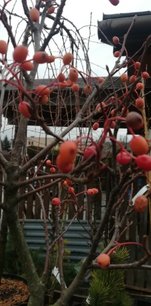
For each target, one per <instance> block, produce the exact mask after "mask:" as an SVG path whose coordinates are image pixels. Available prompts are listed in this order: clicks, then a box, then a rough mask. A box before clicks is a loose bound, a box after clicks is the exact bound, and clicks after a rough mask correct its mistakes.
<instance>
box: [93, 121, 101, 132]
mask: <svg viewBox="0 0 151 306" xmlns="http://www.w3.org/2000/svg"><path fill="white" fill-rule="evenodd" d="M99 126H100V125H99V122H94V123H93V125H92V129H93V130H94V131H96V130H97V129H98V128H99Z"/></svg>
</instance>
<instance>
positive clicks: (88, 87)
mask: <svg viewBox="0 0 151 306" xmlns="http://www.w3.org/2000/svg"><path fill="white" fill-rule="evenodd" d="M83 92H84V94H85V95H90V94H91V93H92V86H91V85H89V84H87V85H85V86H84V88H83Z"/></svg>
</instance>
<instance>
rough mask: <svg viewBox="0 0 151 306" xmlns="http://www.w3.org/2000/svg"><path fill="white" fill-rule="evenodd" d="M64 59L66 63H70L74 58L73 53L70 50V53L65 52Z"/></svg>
mask: <svg viewBox="0 0 151 306" xmlns="http://www.w3.org/2000/svg"><path fill="white" fill-rule="evenodd" d="M62 60H63V63H64V65H69V64H70V63H71V62H72V60H73V55H72V53H70V52H68V53H66V54H64V56H63V59H62Z"/></svg>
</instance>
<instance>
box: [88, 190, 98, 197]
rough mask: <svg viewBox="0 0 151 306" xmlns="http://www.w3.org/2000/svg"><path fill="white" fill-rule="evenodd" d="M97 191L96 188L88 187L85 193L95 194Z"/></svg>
mask: <svg viewBox="0 0 151 306" xmlns="http://www.w3.org/2000/svg"><path fill="white" fill-rule="evenodd" d="M98 192H99V190H98V189H97V188H89V189H87V191H86V193H87V194H88V195H90V196H91V195H95V194H97V193H98Z"/></svg>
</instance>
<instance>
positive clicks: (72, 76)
mask: <svg viewBox="0 0 151 306" xmlns="http://www.w3.org/2000/svg"><path fill="white" fill-rule="evenodd" d="M69 79H70V80H71V81H72V82H73V83H76V82H77V80H78V71H77V69H76V68H70V70H69Z"/></svg>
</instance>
